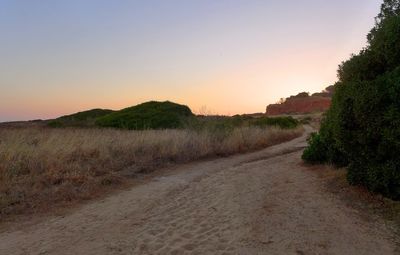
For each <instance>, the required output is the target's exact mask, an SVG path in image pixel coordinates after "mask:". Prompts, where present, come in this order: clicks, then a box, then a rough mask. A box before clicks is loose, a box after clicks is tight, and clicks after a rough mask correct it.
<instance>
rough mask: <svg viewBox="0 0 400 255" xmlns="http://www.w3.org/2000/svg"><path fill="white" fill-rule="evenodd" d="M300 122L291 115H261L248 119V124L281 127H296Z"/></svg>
mask: <svg viewBox="0 0 400 255" xmlns="http://www.w3.org/2000/svg"><path fill="white" fill-rule="evenodd" d="M299 124H300V122H299V121H298V120H296V119H294V118H293V117H291V116H289V117H274V118H271V117H262V118H256V119H253V120H251V121H250V125H252V126H258V127H268V126H277V127H280V128H283V129H290V128H296V127H297V126H298V125H299Z"/></svg>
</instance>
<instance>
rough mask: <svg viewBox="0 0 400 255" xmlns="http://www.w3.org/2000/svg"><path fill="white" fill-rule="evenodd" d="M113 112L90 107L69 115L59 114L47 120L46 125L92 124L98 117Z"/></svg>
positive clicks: (81, 125) (80, 125)
mask: <svg viewBox="0 0 400 255" xmlns="http://www.w3.org/2000/svg"><path fill="white" fill-rule="evenodd" d="M112 112H114V111H113V110H107V109H92V110H88V111H83V112H78V113H74V114H70V115H65V116H61V117H59V118H57V119H55V120H51V121H49V123H48V125H49V126H51V127H66V126H78V127H85V126H93V125H94V124H95V121H96V119H97V118H99V117H103V116H105V115H107V114H110V113H112Z"/></svg>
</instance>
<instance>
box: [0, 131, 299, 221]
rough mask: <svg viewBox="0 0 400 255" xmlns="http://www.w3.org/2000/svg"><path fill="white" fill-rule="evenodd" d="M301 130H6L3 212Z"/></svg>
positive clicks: (33, 207)
mask: <svg viewBox="0 0 400 255" xmlns="http://www.w3.org/2000/svg"><path fill="white" fill-rule="evenodd" d="M302 132H303V129H302V128H297V129H292V130H281V129H277V128H267V129H260V128H255V127H243V128H236V129H234V130H233V131H229V132H211V131H207V130H203V131H200V132H195V131H191V130H164V131H120V130H105V129H103V130H100V129H47V128H35V127H30V128H0V218H3V219H4V216H6V215H15V214H26V213H34V212H37V211H43V210H44V209H46V208H48V207H49V206H53V205H59V204H62V203H66V202H67V203H69V202H74V201H79V200H82V199H89V198H92V197H94V196H96V195H98V194H99V193H101V192H102V191H104V190H105V189H106V187H107V186H110V185H115V184H119V183H122V182H124V180H125V179H126V177H125V178H124V177H123V176H125V175H124V174H126V172H127V171H128V172H130V173H134V172H139V171H143V170H152V169H155V168H157V167H162V166H165V165H166V164H169V163H180V162H188V161H192V160H196V159H201V158H206V157H213V156H225V155H231V154H234V153H240V152H247V151H252V150H256V149H260V148H264V147H267V146H270V145H273V144H277V143H280V142H283V141H287V140H290V139H293V138H295V137H297V136H299V135H301V133H302Z"/></svg>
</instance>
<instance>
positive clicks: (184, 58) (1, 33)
mask: <svg viewBox="0 0 400 255" xmlns="http://www.w3.org/2000/svg"><path fill="white" fill-rule="evenodd" d="M380 4H381V1H379V0H335V1H328V0H296V1H295V0H140V1H139V0H115V1H110V0H58V1H54V0H40V1H39V0H25V1H23V0H0V121H12V120H29V119H48V118H54V117H57V116H60V115H64V114H69V113H73V112H77V111H82V110H87V109H92V108H108V109H121V108H125V107H128V106H132V105H136V104H138V103H142V102H145V101H149V100H158V101H164V100H170V101H174V102H177V103H181V104H186V105H188V106H189V107H190V108H191V109H192V110H193V111H194V112H196V113H203V114H225V115H233V114H241V113H254V112H264V111H265V107H266V106H267V105H268V104H270V103H275V102H277V101H278V100H279V98H282V97H287V96H290V95H294V94H297V93H298V92H302V91H307V92H311V93H312V92H318V91H321V90H322V89H323V88H325V87H327V86H328V85H330V84H333V83H334V82H335V81H336V79H337V78H336V71H337V67H338V65H339V64H340V63H341V61H343V60H346V59H347V58H349V56H350V54H351V53H357V52H359V51H360V50H361V49H362V47H364V46H365V45H366V35H367V33H368V31H369V30H370V29H371V28H372V27H373V25H374V17H375V16H376V15H377V14H378V12H379V8H380Z"/></svg>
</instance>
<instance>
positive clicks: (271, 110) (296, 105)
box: [267, 96, 331, 115]
mask: <svg viewBox="0 0 400 255" xmlns="http://www.w3.org/2000/svg"><path fill="white" fill-rule="evenodd" d="M330 106H331V98H329V97H318V96H311V97H304V98H289V99H287V100H286V101H285V102H284V103H281V104H270V105H268V106H267V115H282V114H306V113H312V112H324V111H326V110H328V109H329V107H330Z"/></svg>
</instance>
